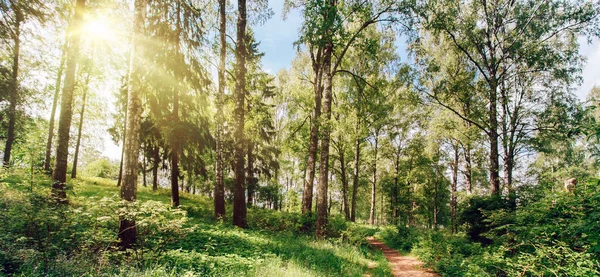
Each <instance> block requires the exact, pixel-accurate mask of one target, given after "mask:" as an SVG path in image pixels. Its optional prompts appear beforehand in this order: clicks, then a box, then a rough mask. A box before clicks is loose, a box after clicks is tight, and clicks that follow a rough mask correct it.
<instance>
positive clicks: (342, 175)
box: [338, 135, 350, 220]
mask: <svg viewBox="0 0 600 277" xmlns="http://www.w3.org/2000/svg"><path fill="white" fill-rule="evenodd" d="M339 141H340V144H341V141H342V137H341V135H340V136H339ZM344 152H345V151H344V147H343V146H342V145H340V147H339V155H338V156H339V159H340V179H341V181H342V206H343V207H344V210H343V213H344V216H345V217H346V220H350V207H349V206H348V177H347V175H346V158H345V155H344Z"/></svg>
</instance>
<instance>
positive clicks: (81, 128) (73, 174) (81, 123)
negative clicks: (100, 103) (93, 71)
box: [71, 74, 90, 179]
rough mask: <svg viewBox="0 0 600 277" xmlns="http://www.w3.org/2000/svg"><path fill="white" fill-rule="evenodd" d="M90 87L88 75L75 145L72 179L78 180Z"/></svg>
mask: <svg viewBox="0 0 600 277" xmlns="http://www.w3.org/2000/svg"><path fill="white" fill-rule="evenodd" d="M89 85H90V75H89V74H88V76H87V78H86V80H85V86H84V87H83V98H82V99H81V112H80V113H79V130H77V143H76V144H75V155H73V168H72V169H71V178H72V179H75V178H77V161H78V160H79V147H80V146H81V131H82V130H83V115H84V114H85V102H86V100H87V93H88V90H89Z"/></svg>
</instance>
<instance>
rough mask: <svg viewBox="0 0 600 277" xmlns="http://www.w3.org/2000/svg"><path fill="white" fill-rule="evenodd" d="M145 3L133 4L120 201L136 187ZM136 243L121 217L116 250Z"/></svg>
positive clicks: (130, 198)
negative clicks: (126, 128)
mask: <svg viewBox="0 0 600 277" xmlns="http://www.w3.org/2000/svg"><path fill="white" fill-rule="evenodd" d="M146 5H147V4H146V0H135V4H134V13H135V15H134V20H133V35H132V39H131V52H130V60H129V78H128V80H129V84H128V89H127V91H128V92H127V126H128V130H127V136H126V137H125V139H124V145H123V147H125V159H124V163H123V165H124V168H123V172H124V174H123V183H122V185H121V200H124V201H127V202H130V203H131V202H135V200H136V188H137V183H138V180H137V178H138V169H139V166H138V160H139V149H140V140H139V133H140V117H141V113H142V104H141V93H142V90H143V70H144V64H143V62H144V59H143V58H142V57H143V51H144V46H143V42H144V39H143V38H144V22H145V20H146ZM136 239H137V229H136V225H135V218H128V217H123V218H121V219H120V222H119V240H120V241H119V242H120V244H119V246H120V248H121V249H129V248H132V247H133V245H134V244H135V242H136Z"/></svg>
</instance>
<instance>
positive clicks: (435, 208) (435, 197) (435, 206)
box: [433, 164, 440, 230]
mask: <svg viewBox="0 0 600 277" xmlns="http://www.w3.org/2000/svg"><path fill="white" fill-rule="evenodd" d="M437 167H438V165H437V164H436V165H435V167H434V172H435V183H434V187H433V229H435V230H437V228H438V218H437V216H438V186H439V184H438V182H439V181H440V178H439V176H438V168H437Z"/></svg>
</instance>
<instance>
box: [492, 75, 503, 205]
mask: <svg viewBox="0 0 600 277" xmlns="http://www.w3.org/2000/svg"><path fill="white" fill-rule="evenodd" d="M494 75H495V74H494ZM497 90H498V80H497V79H496V78H494V79H493V80H492V81H491V82H490V107H489V118H490V130H489V139H490V184H491V185H490V193H491V195H492V196H498V195H500V178H499V177H500V175H499V169H500V164H499V160H498V158H499V155H498V107H497V105H498V103H497V102H498V99H497V98H498V95H497V94H498V92H497Z"/></svg>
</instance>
